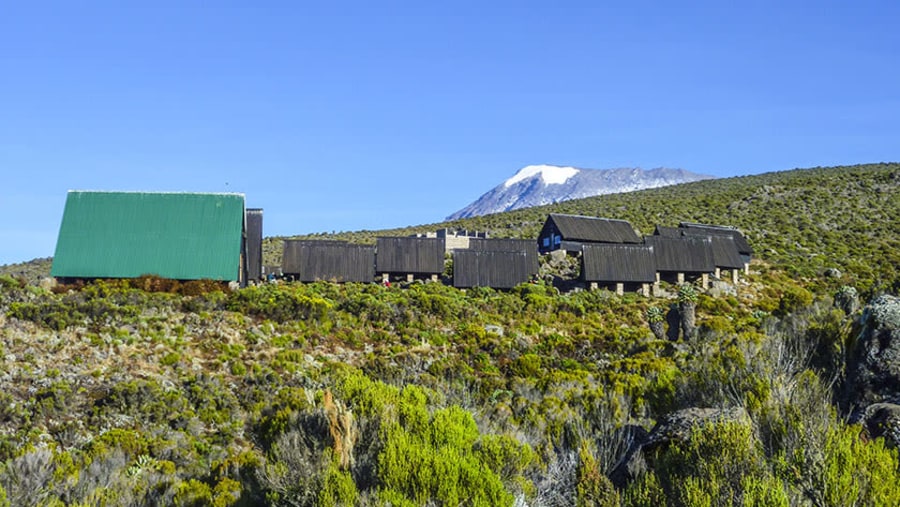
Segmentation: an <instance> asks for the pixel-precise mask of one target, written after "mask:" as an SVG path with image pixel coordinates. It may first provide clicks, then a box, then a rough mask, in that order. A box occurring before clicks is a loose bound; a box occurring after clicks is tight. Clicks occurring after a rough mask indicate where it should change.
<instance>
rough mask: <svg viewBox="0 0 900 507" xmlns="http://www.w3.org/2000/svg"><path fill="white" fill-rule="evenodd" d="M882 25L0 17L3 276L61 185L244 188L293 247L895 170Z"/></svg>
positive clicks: (43, 225) (75, 14) (665, 17)
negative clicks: (624, 195) (537, 210)
mask: <svg viewBox="0 0 900 507" xmlns="http://www.w3.org/2000/svg"><path fill="white" fill-rule="evenodd" d="M251 4H253V5H252V6H251ZM675 4H679V5H677V6H676V5H675ZM680 4H688V5H680ZM898 5H900V4H897V3H896V2H849V1H848V2H828V1H817V2H812V1H810V2H752V1H751V2H721V1H716V2H596V1H585V2H529V1H510V2H506V1H497V2H484V1H479V2H421V1H418V2H391V1H388V2H322V3H318V2H315V3H314V2H246V3H231V2H224V1H222V2H189V1H177V2H175V1H172V2H169V1H165V0H163V1H156V2H138V1H134V2H119V1H115V2H94V1H87V2H68V1H66V2H4V3H3V6H2V15H0V174H2V180H0V181H2V186H0V217H2V218H0V264H6V263H12V262H19V261H24V260H28V259H31V258H34V257H45V256H50V255H52V254H53V250H54V247H55V243H56V235H57V233H58V228H59V223H60V220H61V215H62V209H63V206H64V204H65V196H66V191H67V190H69V189H88V190H156V191H178V190H184V191H217V192H218V191H229V192H242V193H245V194H246V195H247V202H248V206H251V207H262V208H264V209H265V233H266V235H287V234H299V233H308V232H319V231H332V230H338V231H340V230H358V229H380V228H386V227H396V226H406V225H412V224H421V223H431V222H436V221H440V220H441V219H442V218H443V217H445V216H447V215H449V214H450V213H452V212H454V211H456V210H457V209H459V208H462V207H463V206H465V205H466V204H468V203H470V202H471V201H473V200H475V199H476V198H478V197H479V196H480V195H481V194H482V193H484V192H485V191H487V190H489V189H490V188H492V187H493V186H495V185H497V184H499V183H501V182H502V181H504V180H505V179H507V178H509V177H510V176H512V175H513V174H514V173H515V172H516V171H517V170H518V169H519V168H521V167H523V166H525V165H529V164H557V165H569V166H576V167H586V168H613V167H643V168H653V167H660V166H665V167H674V168H683V169H687V170H690V171H696V172H702V173H707V174H713V175H716V176H732V175H741V174H751V173H760V172H767V171H775V170H785V169H792V168H796V167H812V166H819V165H821V166H827V165H841V164H855V163H865V162H880V161H897V160H900V153H898V152H900V142H898V141H900V120H898V118H900V79H898V77H900V31H898V30H896V21H897V20H898V19H900V6H898Z"/></svg>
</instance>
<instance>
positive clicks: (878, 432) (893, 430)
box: [853, 403, 900, 448]
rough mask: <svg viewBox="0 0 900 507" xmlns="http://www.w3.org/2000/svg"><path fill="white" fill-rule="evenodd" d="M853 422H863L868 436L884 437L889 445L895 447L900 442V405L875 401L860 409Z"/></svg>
mask: <svg viewBox="0 0 900 507" xmlns="http://www.w3.org/2000/svg"><path fill="white" fill-rule="evenodd" d="M853 422H858V423H860V424H862V427H863V429H864V430H865V435H866V436H867V437H868V438H871V439H875V438H878V437H884V439H885V442H886V443H887V445H888V446H889V447H893V448H897V447H898V444H900V405H897V404H894V403H873V404H871V405H869V406H868V407H866V408H864V409H863V410H860V411H859V414H858V416H857V417H856V418H854V420H853Z"/></svg>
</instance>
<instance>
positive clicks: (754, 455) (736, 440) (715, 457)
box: [626, 421, 788, 507]
mask: <svg viewBox="0 0 900 507" xmlns="http://www.w3.org/2000/svg"><path fill="white" fill-rule="evenodd" d="M655 471H656V475H657V477H658V479H659V484H660V486H661V488H662V490H663V491H664V492H665V495H666V497H667V498H668V500H669V505H676V506H685V507H700V506H714V505H746V504H747V502H748V499H750V500H753V502H751V503H750V505H756V503H755V502H757V501H759V502H762V503H761V504H760V505H772V506H787V505H788V496H787V492H786V491H785V490H784V487H783V485H782V484H781V483H780V481H778V480H776V479H775V477H774V475H773V474H772V472H771V470H770V469H769V466H768V465H767V463H766V460H765V456H764V454H763V452H762V447H761V445H760V443H759V441H758V440H757V439H756V437H755V435H754V433H753V427H752V424H751V423H750V422H749V421H727V422H721V423H708V424H704V425H701V426H699V427H697V428H695V429H694V431H693V432H692V433H691V436H690V438H689V439H688V440H687V441H686V442H676V443H673V444H672V445H671V446H670V447H669V448H668V449H667V450H665V451H663V452H662V453H661V454H660V455H659V456H657V457H656V466H655ZM633 487H634V488H636V489H637V490H638V491H641V493H640V494H636V493H632V494H631V495H626V499H629V498H635V497H637V498H642V497H646V496H649V495H652V494H653V492H652V490H651V491H647V489H648V486H647V484H638V485H636V486H633ZM642 490H643V491H642ZM639 503H640V502H638V504H639Z"/></svg>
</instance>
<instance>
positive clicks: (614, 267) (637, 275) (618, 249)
mask: <svg viewBox="0 0 900 507" xmlns="http://www.w3.org/2000/svg"><path fill="white" fill-rule="evenodd" d="M656 269H657V268H656V257H655V256H654V250H653V247H652V246H648V245H631V244H628V245H622V244H620V245H616V244H586V245H584V250H583V253H582V256H581V278H582V280H583V281H584V282H585V284H586V285H587V288H589V289H596V288H598V287H599V286H604V287H606V288H612V289H614V290H615V291H616V294H619V295H621V294H623V293H624V292H625V291H626V290H638V289H640V290H641V293H642V294H644V295H647V296H649V295H650V294H651V292H650V288H651V286H652V285H654V284H655V283H656V282H657V279H656Z"/></svg>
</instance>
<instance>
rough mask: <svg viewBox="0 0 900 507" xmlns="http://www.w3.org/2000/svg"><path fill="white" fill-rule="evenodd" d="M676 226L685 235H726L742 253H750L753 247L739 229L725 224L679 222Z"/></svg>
mask: <svg viewBox="0 0 900 507" xmlns="http://www.w3.org/2000/svg"><path fill="white" fill-rule="evenodd" d="M678 227H679V228H680V229H682V230H683V231H684V235H685V236H728V237H731V238H732V239H734V244H735V245H736V246H737V249H738V252H739V253H740V254H742V255H752V254H753V248H752V247H751V246H750V243H749V242H748V241H747V238H746V237H744V235H743V234H742V233H741V231H739V230H737V229H735V228H734V227H731V226H726V225H707V224H694V223H690V222H681V223H680V224H679V225H678Z"/></svg>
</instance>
